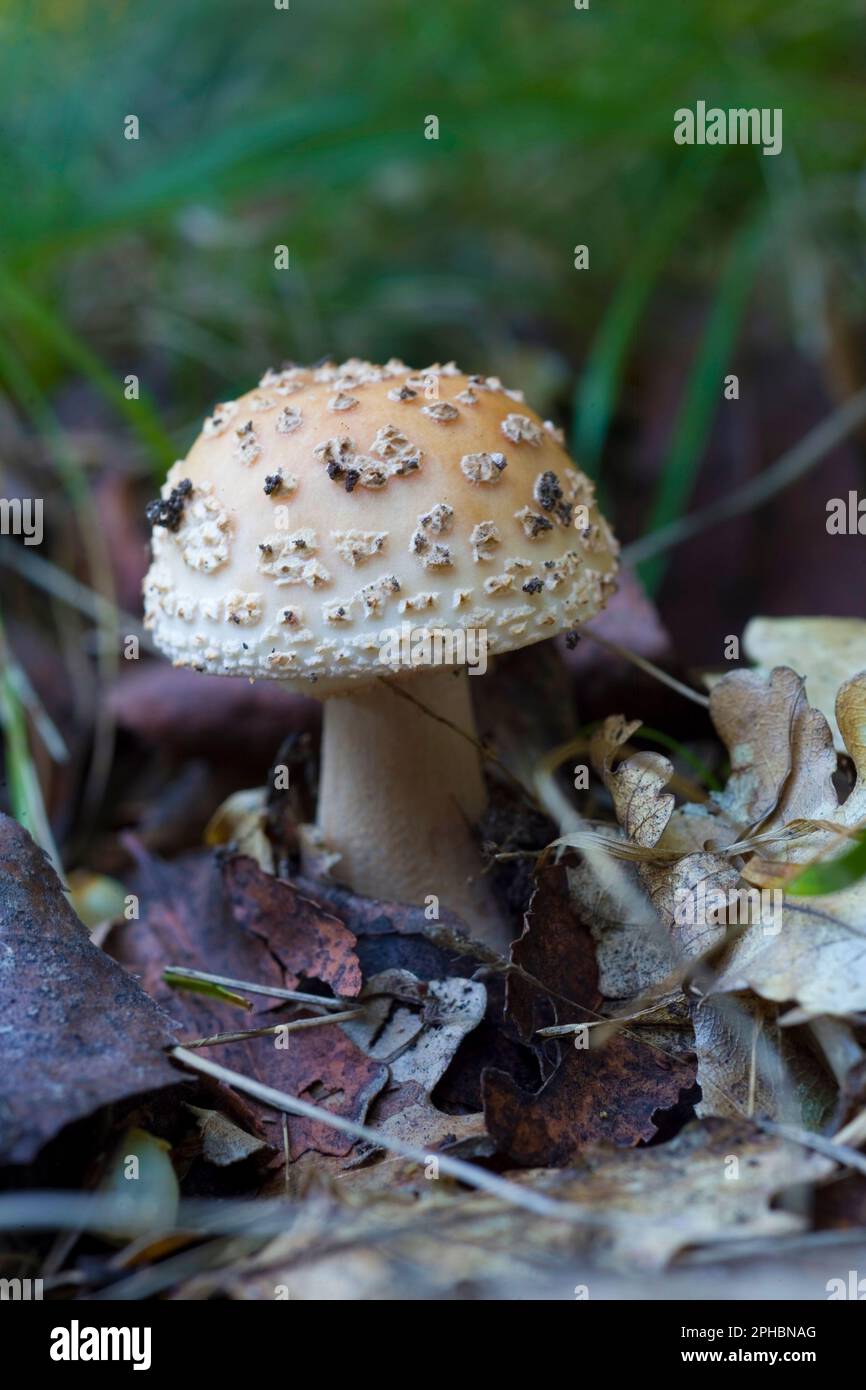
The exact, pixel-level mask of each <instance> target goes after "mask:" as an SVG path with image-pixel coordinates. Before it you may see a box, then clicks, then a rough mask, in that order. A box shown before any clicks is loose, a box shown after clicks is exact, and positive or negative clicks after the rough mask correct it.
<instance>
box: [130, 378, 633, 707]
mask: <svg viewBox="0 0 866 1390" xmlns="http://www.w3.org/2000/svg"><path fill="white" fill-rule="evenodd" d="M148 513H149V516H150V519H151V521H152V522H153V560H152V564H151V567H150V570H149V572H148V575H147V577H146V579H145V582H144V596H145V622H146V626H147V627H148V628H150V629H151V630H152V631H153V636H154V640H155V641H156V644H157V645H158V646H159V647H160V648H161V650H162V651H163V652H165V653H166V654H167V655H168V656H170V657H172V658H173V660H174V663H175V665H178V666H190V667H193V668H194V669H196V670H200V671H209V672H212V673H215V674H223V675H247V676H253V677H259V676H261V677H275V678H278V679H280V680H283V681H285V682H287V683H289V684H290V685H294V686H296V687H298V688H301V689H304V688H306V689H309V684H310V682H318V686H317V689H316V692H315V693H317V694H325V693H327V692H328V691H330V690H333V689H337V688H344V687H347V686H350V685H352V683H359V682H365V681H370V680H373V679H375V678H376V677H377V676H382V675H386V676H390V675H404V674H407V673H409V672H410V671H411V670H414V669H417V668H418V667H419V666H424V665H427V664H430V663H431V652H432V653H433V654H434V657H433V660H434V664H436V657H435V652H436V647H435V644H434V645H433V646H432V647H431V644H430V643H429V642H428V643H427V644H426V645H425V641H424V634H425V633H426V634H432V633H435V632H440V633H443V634H445V637H444V639H440V641H441V640H444V641H445V642H446V647H445V651H450V652H451V659H452V660H454V661H456V662H459V661H460V660H461V653H464V651H465V646H466V641H467V635H468V634H472V633H474V634H475V636H474V640H475V641H478V640H479V639H478V633H479V630H480V631H481V632H483V633H484V634H485V637H484V639H483V640H485V641H486V650H487V651H488V652H491V653H496V652H505V651H510V650H511V649H513V648H516V647H523V646H527V645H529V644H531V643H533V642H539V641H542V640H543V639H544V638H546V637H550V636H552V635H553V634H554V633H556V632H559V631H561V630H562V629H564V628H572V627H574V626H575V625H576V624H577V623H580V622H584V621H585V620H586V619H588V618H591V617H593V615H594V614H595V613H597V612H598V611H599V609H600V608H602V607H603V605H604V603H605V601H606V599H607V597H608V595H609V593H610V592H611V590H612V588H613V587H614V584H615V572H616V556H617V553H618V545H617V542H616V540H615V539H614V537H613V535H612V533H611V530H610V528H609V527H608V525H607V522H606V521H605V520H604V518H603V517H602V516H601V515H600V513H599V512H598V510H597V508H596V506H595V503H594V489H593V485H592V483H591V482H590V480H589V479H588V478H587V477H586V476H585V475H584V474H583V473H581V472H580V470H579V469H577V468H576V467H575V466H574V464H573V463H572V462H571V460H570V459H569V457H568V455H567V454H566V452H565V450H564V448H563V445H562V435H561V432H560V431H559V430H557V429H555V428H554V426H553V425H551V424H550V422H549V421H548V422H542V421H541V420H540V419H539V417H538V416H537V415H536V414H534V412H533V411H531V410H530V409H529V408H528V407H527V406H526V405H524V403H523V399H522V395H521V393H520V392H517V391H507V390H506V389H504V388H503V386H502V385H501V383H500V382H499V381H498V380H497V379H496V378H493V377H480V376H467V375H465V374H464V373H463V372H460V371H458V370H457V368H456V367H455V366H454V364H453V363H449V364H447V365H446V366H444V367H442V366H439V365H438V364H437V365H435V366H433V367H428V368H425V369H424V370H422V371H413V370H411V369H410V368H408V367H406V366H405V365H404V364H403V363H402V362H397V361H391V362H389V363H388V364H387V365H386V366H384V367H376V366H373V365H371V364H370V363H366V362H360V361H357V360H355V359H353V360H351V361H349V362H345V363H343V364H342V365H337V364H335V363H332V362H329V363H327V364H326V365H323V366H318V367H313V368H301V367H295V366H293V365H289V366H286V367H284V368H282V369H280V370H278V371H268V372H267V373H266V374H265V376H264V377H263V378H262V381H261V382H260V383H259V386H258V387H257V388H256V389H254V390H252V391H249V392H247V394H246V395H244V396H241V397H240V398H239V399H238V400H237V401H231V402H228V403H227V404H223V405H219V406H217V407H215V409H214V413H213V415H212V416H211V417H210V418H209V419H208V420H206V421H205V425H204V429H203V431H202V433H201V434H200V435H199V437H198V439H197V440H196V441H195V443H194V444H193V446H192V448H191V449H190V451H189V454H188V455H187V457H186V459H184V460H181V461H180V462H178V463H176V464H174V466H173V467H172V469H171V470H170V472H169V474H168V478H167V480H166V483H165V485H164V487H163V489H162V495H161V500H160V501H159V502H157V503H152V504H151V507H150V508H148ZM401 636H402V637H403V642H402V645H401V647H400V652H401V655H400V657H399V658H397V659H395V657H394V653H395V651H396V650H397V647H396V645H395V641H394V639H395V637H396V638H398V639H399V638H400V637H401ZM472 640H473V638H471V637H470V642H471V641H472ZM448 644H450V645H448ZM472 650H473V649H472V648H471V646H470V652H471V651H472ZM475 650H476V651H477V649H475ZM445 659H446V660H448V658H447V657H446V658H445ZM462 659H463V660H465V659H466V657H465V655H463V657H462ZM441 660H442V648H441V647H440V648H439V656H438V661H440V662H441ZM470 660H473V658H472V657H471V656H470ZM407 661H408V665H407V664H406V663H407Z"/></svg>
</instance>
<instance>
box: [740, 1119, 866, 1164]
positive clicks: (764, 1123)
mask: <svg viewBox="0 0 866 1390" xmlns="http://www.w3.org/2000/svg"><path fill="white" fill-rule="evenodd" d="M752 1118H753V1120H754V1123H755V1124H756V1125H757V1126H758V1128H759V1129H763V1130H765V1131H766V1133H767V1134H775V1135H777V1136H778V1137H779V1138H780V1139H790V1141H791V1143H792V1144H802V1146H803V1148H804V1149H814V1151H815V1153H819V1154H823V1155H824V1156H825V1158H832V1159H833V1161H834V1163H841V1164H842V1166H843V1167H844V1168H853V1169H854V1171H855V1172H857V1173H863V1174H866V1157H864V1156H863V1154H861V1153H858V1152H857V1150H856V1149H852V1148H851V1147H850V1146H849V1145H848V1144H840V1143H839V1142H838V1141H837V1140H836V1139H827V1138H826V1137H825V1136H824V1135H823V1134H813V1133H812V1132H811V1131H810V1130H808V1129H798V1128H797V1127H796V1126H795V1125H777V1124H776V1123H775V1121H774V1120H762V1119H761V1118H760V1117H759V1116H757V1115H755V1116H753V1117H752Z"/></svg>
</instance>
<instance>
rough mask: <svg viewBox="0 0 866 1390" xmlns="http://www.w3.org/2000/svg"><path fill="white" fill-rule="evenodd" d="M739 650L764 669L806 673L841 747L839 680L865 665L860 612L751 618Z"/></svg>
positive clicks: (865, 628)
mask: <svg viewBox="0 0 866 1390" xmlns="http://www.w3.org/2000/svg"><path fill="white" fill-rule="evenodd" d="M743 650H744V651H745V653H746V656H748V658H749V660H750V661H754V662H756V663H757V665H758V666H760V667H761V668H762V669H763V673H764V674H766V672H767V671H769V670H771V669H772V668H773V667H774V666H791V667H793V669H794V670H795V671H799V673H800V674H801V675H802V676H803V677H804V678H805V681H806V693H807V695H808V698H809V703H810V704H811V705H814V707H815V709H819V710H820V711H821V713H822V714H823V715H824V718H825V719H826V720H827V723H828V724H829V725H830V728H831V730H832V733H833V742H834V743H835V745H836V748H837V750H838V751H839V752H840V753H844V751H845V744H844V741H843V738H842V731H841V730H840V728H839V725H838V724H837V723H836V695H837V693H838V691H839V688H840V686H842V685H844V684H845V682H846V681H849V680H850V679H851V677H852V676H856V675H857V674H858V672H860V671H866V622H864V621H863V619H862V618H753V619H752V621H751V622H750V623H748V624H747V626H746V629H745V631H744V633H743Z"/></svg>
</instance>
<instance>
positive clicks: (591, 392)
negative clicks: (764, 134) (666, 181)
mask: <svg viewBox="0 0 866 1390" xmlns="http://www.w3.org/2000/svg"><path fill="white" fill-rule="evenodd" d="M711 167H712V166H711V165H710V163H709V161H706V160H704V161H703V162H702V163H700V164H695V162H694V161H693V160H692V161H687V162H686V163H685V164H684V166H683V170H682V172H681V174H680V176H679V178H678V179H677V180H676V182H675V183H674V185H673V187H672V188H671V189H669V190H668V191H667V193H666V195H665V196H663V197H662V199H661V210H660V212H659V213H658V215H657V216H656V218H655V219H654V220H653V222H652V223H651V225H650V228H649V230H648V231H647V232H646V234H645V235H644V236H643V237H642V239H641V243H640V246H639V249H638V250H637V252H636V254H635V255H634V257H633V258H632V260H631V262H630V263H629V267H628V270H627V271H626V274H625V276H624V277H623V279H622V280H621V281H620V284H619V287H618V289H617V291H616V294H615V295H614V298H613V302H612V304H611V306H610V308H609V309H608V311H607V313H606V314H605V316H604V319H603V321H602V324H601V328H600V329H599V331H598V334H597V336H596V338H595V341H594V343H593V345H592V347H591V349H590V352H589V355H588V357H587V360H586V365H585V367H584V370H583V374H582V376H581V377H580V380H579V381H578V384H577V387H576V389H575V393H574V426H573V431H572V443H573V452H574V456H575V458H576V459H577V460H578V462H579V463H580V466H581V468H583V469H584V471H585V472H587V473H589V475H590V477H593V478H596V479H598V477H599V465H600V462H601V453H602V449H603V447H604V441H605V438H606V437H607V432H608V429H609V427H610V421H611V416H612V415H613V411H614V408H615V406H616V400H617V396H618V394H619V388H620V384H621V382H622V376H623V372H624V370H625V363H626V359H627V356H628V350H629V347H630V345H631V342H632V340H633V338H634V335H635V332H636V330H637V327H638V324H639V322H640V319H641V316H642V314H643V312H644V309H645V308H646V305H647V303H648V301H649V298H650V295H651V293H652V291H653V288H654V286H655V284H656V282H657V280H658V278H659V275H660V274H661V271H662V269H663V268H664V266H665V264H666V262H667V260H668V258H669V255H670V252H671V250H672V248H673V247H674V246H675V244H676V242H677V239H678V237H679V235H680V232H681V231H682V229H683V227H684V226H685V224H686V222H687V221H688V218H689V215H690V214H691V213H692V211H693V210H694V208H695V206H696V205H697V204H698V203H699V202H700V200H701V198H702V197H703V193H704V185H705V182H706V180H707V179H708V177H709V171H710V169H711Z"/></svg>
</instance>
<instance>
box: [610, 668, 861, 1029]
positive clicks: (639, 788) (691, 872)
mask: <svg viewBox="0 0 866 1390" xmlns="http://www.w3.org/2000/svg"><path fill="white" fill-rule="evenodd" d="M780 692H781V696H782V697H783V698H780ZM735 706H738V708H737V713H736V717H734V716H733V714H732V710H733V709H734V707H735ZM719 709H723V710H724V711H725V712H726V713H725V718H724V719H723V721H722V727H721V728H720V730H719V732H720V734H721V735H722V737H723V738H731V739H732V744H733V746H732V747H731V749H730V751H731V760H732V765H733V766H734V767H735V768H736V773H735V790H734V793H733V795H732V796H731V798H730V799H729V800H728V801H726V797H725V795H723V796H722V797H721V798H720V804H721V805H722V806H723V807H724V806H727V807H728V808H735V807H737V808H741V810H743V808H744V813H745V814H746V815H747V816H749V817H751V816H752V815H753V814H754V813H756V812H758V811H763V810H764V809H765V808H766V807H768V806H769V807H770V808H771V809H770V810H769V812H768V813H766V814H765V815H764V818H763V820H762V821H761V829H762V832H763V833H764V834H767V835H773V834H774V833H775V834H777V835H778V836H779V840H778V841H777V842H776V846H777V847H776V849H775V851H774V853H775V854H776V856H777V857H778V859H779V861H780V862H782V863H787V864H791V863H803V862H805V861H808V860H812V859H814V858H815V857H816V856H818V855H821V854H826V855H829V857H830V858H834V857H838V856H839V855H840V854H843V853H844V852H845V850H846V849H847V847H848V841H847V840H846V839H844V838H842V836H840V835H839V834H834V832H833V831H832V830H828V829H826V828H818V829H814V830H812V831H811V832H810V833H808V834H805V835H802V836H801V837H800V838H798V839H795V840H787V839H785V830H786V827H787V826H789V825H791V824H792V823H794V822H801V821H804V820H805V821H808V822H812V823H815V822H821V823H823V824H824V825H826V823H832V824H834V825H837V826H839V827H841V829H842V830H853V829H855V828H857V827H858V826H860V825H861V824H862V823H863V822H864V821H866V674H864V675H863V676H858V677H855V678H854V679H853V680H850V681H848V682H847V683H846V684H845V685H843V686H842V688H841V689H840V691H839V694H838V697H837V701H836V717H837V722H838V725H839V728H840V730H841V733H842V736H843V740H844V742H845V746H846V748H847V749H848V751H849V754H850V756H851V759H852V761H853V763H854V765H855V767H856V770H857V782H856V784H855V786H854V789H853V790H852V791H851V792H850V794H849V795H848V797H847V798H846V799H845V800H844V801H843V802H842V803H841V804H840V802H839V797H838V794H837V792H836V789H835V787H834V784H833V774H834V772H835V770H836V752H835V749H834V746H833V741H832V737H831V734H830V730H829V727H828V725H827V721H826V720H825V719H824V717H823V715H822V714H821V713H820V711H818V710H815V709H812V708H811V707H810V706H809V705H808V704H807V703H806V702H805V700H804V699H803V698H802V695H801V683H800V681H799V678H798V677H796V676H795V675H794V673H793V672H784V671H783V672H779V671H774V672H773V673H771V675H770V676H769V677H767V678H765V677H761V676H759V675H757V674H756V673H755V672H752V671H733V672H731V673H730V674H729V675H728V676H725V677H724V678H723V679H722V681H720V682H719V683H718V685H717V686H716V687H715V689H714V691H713V700H712V703H711V713H713V712H714V711H718V710H719ZM768 710H773V711H775V714H774V717H773V719H771V720H769V722H768V720H767V711H768ZM734 728H736V729H740V730H748V729H749V728H752V729H756V730H758V729H760V731H761V741H760V742H759V741H758V739H757V738H755V739H753V740H752V742H751V743H749V742H748V741H739V742H737V741H734V739H733V735H732V730H733V729H734ZM648 759H651V761H650V760H648ZM632 761H633V762H637V759H635V760H632ZM786 761H787V762H789V764H790V766H789V771H788V772H787V773H786V774H784V775H783V776H782V777H781V785H780V786H779V787H778V788H777V782H778V780H779V775H780V770H781V769H782V767H783V765H784V763H785V762H786ZM670 770H671V765H670V763H668V762H667V760H666V759H664V758H659V757H658V756H657V755H643V756H642V757H641V760H640V762H639V764H638V765H637V766H636V767H632V768H630V767H629V764H628V763H625V764H620V766H619V767H618V768H617V769H616V771H615V772H613V773H611V774H609V781H612V780H613V779H617V784H616V789H615V790H614V800H615V803H616V805H617V809H618V815H619V817H620V819H621V823H624V825H625V828H626V829H627V831H629V830H630V831H631V833H632V834H634V835H638V836H639V837H640V838H639V843H641V844H643V843H647V844H649V845H651V846H660V847H665V846H666V845H667V844H668V833H669V832H668V825H669V823H670V822H672V821H673V822H674V824H675V825H676V826H678V827H681V826H682V823H683V816H684V813H682V812H675V813H674V814H673V816H672V815H671V811H672V807H671V799H670V797H669V795H668V794H667V793H665V791H664V787H665V784H666V781H667V777H668V776H669V773H670ZM704 823H706V820H705V821H704ZM639 872H640V875H641V878H642V879H643V882H644V884H645V885H646V887H647V889H648V891H649V893H650V897H651V899H652V901H653V904H654V905H655V907H656V909H657V911H658V912H659V914H660V916H661V918H662V920H663V921H664V922H665V923H666V924H667V925H668V926H670V927H671V928H672V930H673V939H674V942H675V944H676V946H677V947H678V948H679V950H680V951H681V952H682V954H683V956H684V957H685V958H686V959H688V958H691V957H694V956H697V955H701V954H703V953H704V952H706V951H708V950H709V949H711V948H718V949H720V950H721V949H724V955H723V956H722V958H721V960H720V962H719V965H718V972H717V974H716V976H715V979H714V981H713V983H712V988H713V989H714V990H715V991H719V992H722V993H725V992H729V991H738V990H744V989H752V990H754V991H755V992H756V993H758V994H760V995H761V996H762V997H764V998H765V999H771V1000H775V1001H776V1002H778V1003H783V1002H786V1001H795V1002H796V1003H797V1004H799V1006H800V1009H801V1010H802V1012H803V1014H804V1015H819V1014H823V1013H828V1014H849V1013H859V1012H862V1011H863V1010H866V881H864V880H860V882H858V883H857V884H855V885H854V886H853V887H850V888H848V889H846V890H844V891H841V892H838V893H832V894H826V895H823V896H812V897H794V896H791V895H785V897H784V900H783V910H782V912H781V914H778V913H775V914H774V915H773V916H772V918H771V919H770V920H759V919H758V915H757V914H756V913H755V912H754V911H752V910H751V909H749V905H748V901H747V900H746V899H743V898H740V897H738V896H737V895H738V894H739V893H740V891H741V890H742V889H745V888H747V885H746V884H744V883H743V881H742V880H741V877H740V874H739V872H738V870H737V869H736V868H735V867H734V865H733V863H732V862H731V861H730V860H728V859H726V858H725V857H723V856H722V855H720V854H718V853H716V852H713V851H708V852H706V853H699V854H691V855H685V856H684V857H683V858H682V859H680V860H679V861H678V862H677V863H676V864H674V865H665V864H663V863H654V864H642V865H641V866H640V869H639ZM753 891H755V890H753ZM780 892H781V890H780ZM714 895H715V902H713V903H712V905H713V907H715V905H716V903H721V904H723V905H725V906H726V911H725V913H724V914H723V917H722V919H721V920H719V919H717V917H716V916H714V915H713V914H712V913H710V912H709V911H708V906H707V905H708V903H710V902H711V900H712V899H713V897H714ZM725 917H727V918H731V919H732V921H731V922H728V923H727V924H726V922H725ZM753 919H754V920H753ZM731 925H734V926H735V927H736V930H735V931H734V932H733V933H729V928H730V926H731ZM729 936H732V937H733V938H734V939H733V940H730V939H729Z"/></svg>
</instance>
